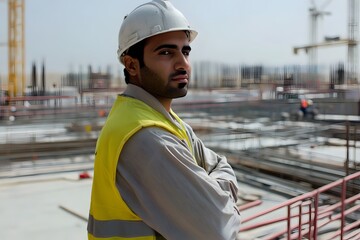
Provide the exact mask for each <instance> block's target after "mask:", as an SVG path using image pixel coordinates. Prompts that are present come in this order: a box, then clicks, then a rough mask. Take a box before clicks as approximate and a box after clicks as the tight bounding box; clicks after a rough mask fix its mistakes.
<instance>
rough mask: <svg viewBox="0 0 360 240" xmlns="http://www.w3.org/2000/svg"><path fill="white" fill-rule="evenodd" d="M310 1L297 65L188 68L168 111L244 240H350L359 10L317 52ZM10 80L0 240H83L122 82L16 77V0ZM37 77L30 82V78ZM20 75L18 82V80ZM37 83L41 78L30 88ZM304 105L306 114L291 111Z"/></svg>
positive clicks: (17, 1) (1, 124)
mask: <svg viewBox="0 0 360 240" xmlns="http://www.w3.org/2000/svg"><path fill="white" fill-rule="evenodd" d="M330 3H331V1H325V2H324V4H323V5H321V7H318V5H317V4H315V1H310V5H311V6H310V8H309V19H310V22H311V24H310V29H309V33H310V34H309V35H310V41H309V42H308V43H304V45H302V46H294V48H293V49H292V50H293V52H294V54H298V53H299V52H301V51H305V52H306V53H307V55H308V65H306V66H284V67H277V68H269V67H266V66H262V65H239V66H232V65H225V64H214V63H195V64H194V66H193V76H194V77H193V80H192V83H191V85H190V90H189V92H188V94H187V96H186V97H185V98H180V99H177V100H175V101H174V102H173V106H172V109H173V110H174V111H175V112H176V113H177V114H178V115H179V117H181V119H183V120H184V121H185V122H187V123H188V124H189V125H190V126H191V127H192V128H193V129H194V131H195V133H196V134H197V136H199V138H200V139H202V141H203V142H204V144H205V145H206V146H207V147H209V148H211V149H213V150H214V151H216V152H218V153H221V154H222V155H225V156H226V157H227V159H228V162H229V163H230V164H231V166H232V167H233V169H234V171H235V174H236V177H237V180H238V185H239V192H238V198H239V200H238V202H237V205H238V208H239V210H240V212H241V216H242V224H241V226H240V228H239V233H238V237H239V239H243V240H252V239H269V240H270V239H348V240H350V239H353V240H357V239H360V148H359V146H360V142H359V140H360V85H359V61H358V40H359V32H358V31H359V30H358V28H359V2H358V0H348V1H346V3H345V1H344V4H347V8H348V13H347V17H348V21H347V26H344V27H347V29H348V37H347V38H331V39H329V38H328V39H325V40H324V41H319V40H318V36H317V24H318V19H319V18H321V17H324V16H325V15H328V14H329V12H327V11H326V6H327V5H328V4H330ZM7 4H8V42H7V44H6V47H7V48H8V77H7V82H6V84H2V85H1V88H0V202H1V204H0V213H1V214H0V229H1V231H0V239H14V240H16V239H24V238H29V236H32V237H31V238H30V239H38V240H42V239H49V238H51V239H87V232H86V226H87V221H88V212H89V204H90V193H91V184H92V176H93V170H94V149H95V145H96V141H97V139H98V136H99V133H100V131H101V129H102V126H103V125H104V123H105V121H106V118H107V115H108V113H109V111H110V109H111V107H112V104H113V103H114V101H115V99H116V97H117V95H118V94H119V93H121V92H122V91H124V89H125V87H126V85H125V84H124V80H123V79H117V78H114V76H113V75H112V74H111V71H110V70H107V71H105V72H101V71H94V68H93V67H92V66H89V67H88V70H87V73H83V72H78V73H76V72H69V73H66V74H64V75H63V76H62V77H61V81H60V82H57V85H55V86H54V85H53V84H50V85H49V81H47V79H46V69H45V66H44V64H43V65H42V66H41V68H40V69H41V71H38V70H37V66H36V65H35V64H34V65H33V66H32V72H31V73H30V74H28V75H27V74H26V73H25V64H26V61H25V47H26V46H25V41H24V38H25V36H24V32H25V31H24V29H25V22H24V21H25V20H24V13H25V0H8V1H7ZM337 45H344V46H347V62H345V63H343V64H338V65H334V66H330V67H329V71H328V74H327V75H326V76H324V75H323V74H322V73H320V70H319V68H318V62H317V50H318V49H319V48H322V47H328V48H331V47H332V46H337ZM39 72H40V74H39ZM27 76H28V77H27ZM38 76H40V77H38ZM302 99H306V100H311V106H312V107H313V108H314V110H312V112H311V114H310V112H308V114H304V113H302V112H301V111H300V104H301V100H302Z"/></svg>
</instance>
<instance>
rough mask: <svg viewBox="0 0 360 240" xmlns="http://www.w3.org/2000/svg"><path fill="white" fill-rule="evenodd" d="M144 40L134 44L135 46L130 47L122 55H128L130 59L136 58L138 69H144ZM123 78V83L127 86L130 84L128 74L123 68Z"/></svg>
mask: <svg viewBox="0 0 360 240" xmlns="http://www.w3.org/2000/svg"><path fill="white" fill-rule="evenodd" d="M145 43H146V41H145V39H144V40H142V41H140V42H138V43H136V44H135V45H133V46H131V47H130V48H129V49H128V50H127V51H126V52H125V53H124V54H125V55H129V56H130V57H133V58H136V59H137V60H139V63H140V68H142V67H144V66H145V64H144V47H145ZM124 76H125V82H126V84H128V83H129V82H130V74H129V72H128V71H127V70H126V68H124Z"/></svg>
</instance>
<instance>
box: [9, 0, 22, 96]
mask: <svg viewBox="0 0 360 240" xmlns="http://www.w3.org/2000/svg"><path fill="white" fill-rule="evenodd" d="M24 22H25V0H8V25H9V27H8V31H9V32H8V51H9V54H8V58H9V59H8V64H9V66H8V67H9V70H8V76H9V79H8V81H9V82H8V90H9V96H10V97H16V96H23V95H24V91H25V24H24Z"/></svg>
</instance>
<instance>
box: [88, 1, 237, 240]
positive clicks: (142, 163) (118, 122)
mask: <svg viewBox="0 0 360 240" xmlns="http://www.w3.org/2000/svg"><path fill="white" fill-rule="evenodd" d="M196 35H197V32H195V31H194V30H193V29H191V28H190V26H189V24H188V22H187V20H186V19H185V17H184V16H183V15H182V13H180V12H179V11H178V10H177V9H175V8H174V7H173V5H172V4H171V3H170V2H169V1H165V0H154V1H152V2H149V3H146V4H143V5H141V6H139V7H138V8H136V9H135V10H134V11H133V12H131V13H130V14H129V15H128V16H127V17H126V18H125V19H124V22H123V24H122V26H121V29H120V33H119V49H118V56H119V59H120V61H121V63H122V64H124V66H125V69H124V73H125V81H126V82H127V83H128V86H127V88H126V90H125V91H124V93H123V94H121V95H120V96H118V98H117V100H116V101H115V103H114V105H113V107H112V109H111V111H110V113H109V116H108V119H107V121H106V123H105V125H104V127H103V129H102V132H101V134H100V136H99V139H98V142H97V146H96V153H95V154H96V157H95V167H94V179H93V188H92V197H91V206H90V215H89V222H88V237H89V239H107V238H108V239H139V240H140V239H141V240H143V239H170V240H172V239H181V240H193V239H194V240H202V239H206V240H211V239H214V240H221V239H227V240H230V239H236V234H237V232H238V230H239V227H240V215H239V212H238V209H237V207H236V200H237V198H236V193H237V181H236V177H235V175H234V172H233V170H232V169H231V167H230V165H229V164H228V163H227V160H226V158H225V157H223V156H219V155H217V154H216V153H214V152H213V151H211V150H210V149H208V148H206V147H205V146H204V145H203V143H202V142H201V141H200V140H199V139H198V138H197V137H196V135H195V134H194V132H193V130H192V129H191V127H190V126H189V125H187V124H186V123H184V122H183V121H182V120H181V119H180V118H179V117H178V116H177V115H176V114H175V113H174V112H173V111H172V110H171V102H172V100H173V99H174V98H179V97H183V96H185V95H186V93H187V89H188V85H189V80H190V74H191V67H190V64H189V54H190V51H191V47H190V42H191V41H192V40H194V38H195V37H196Z"/></svg>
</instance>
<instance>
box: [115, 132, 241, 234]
mask: <svg viewBox="0 0 360 240" xmlns="http://www.w3.org/2000/svg"><path fill="white" fill-rule="evenodd" d="M219 167H220V166H218V165H216V166H213V167H212V171H210V174H209V173H208V172H207V171H206V170H205V169H203V168H202V167H200V166H198V165H197V164H196V163H195V162H194V160H193V157H192V155H191V153H190V151H189V149H188V147H187V146H186V143H185V142H182V141H180V140H179V139H178V138H177V137H176V136H174V135H172V134H170V133H168V132H166V131H164V130H162V129H159V128H145V129H142V130H140V131H139V132H138V133H136V134H135V135H134V136H132V137H131V138H130V139H129V141H128V142H127V143H126V145H125V146H124V148H123V151H122V153H121V155H120V158H119V162H118V167H117V177H116V182H117V187H118V189H119V192H120V194H121V196H122V197H123V199H124V201H125V202H126V203H127V204H128V206H129V207H130V209H131V210H132V211H134V212H135V213H136V214H137V215H138V216H139V217H141V218H142V219H143V221H144V222H145V223H146V224H148V225H149V226H150V227H152V228H153V229H154V230H155V231H157V232H158V233H159V234H161V235H162V236H163V237H164V238H166V239H181V240H183V239H209V240H212V239H214V240H221V239H226V240H229V239H236V235H237V232H238V231H239V227H240V214H239V212H238V209H237V206H236V203H235V200H234V198H233V195H232V194H231V193H229V191H227V190H226V189H223V188H222V187H221V184H219V182H218V179H221V178H218V177H217V176H216V177H215V175H217V174H215V173H216V172H217V170H216V169H217V168H219ZM212 174H214V176H211V175H212ZM220 175H221V174H220Z"/></svg>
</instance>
